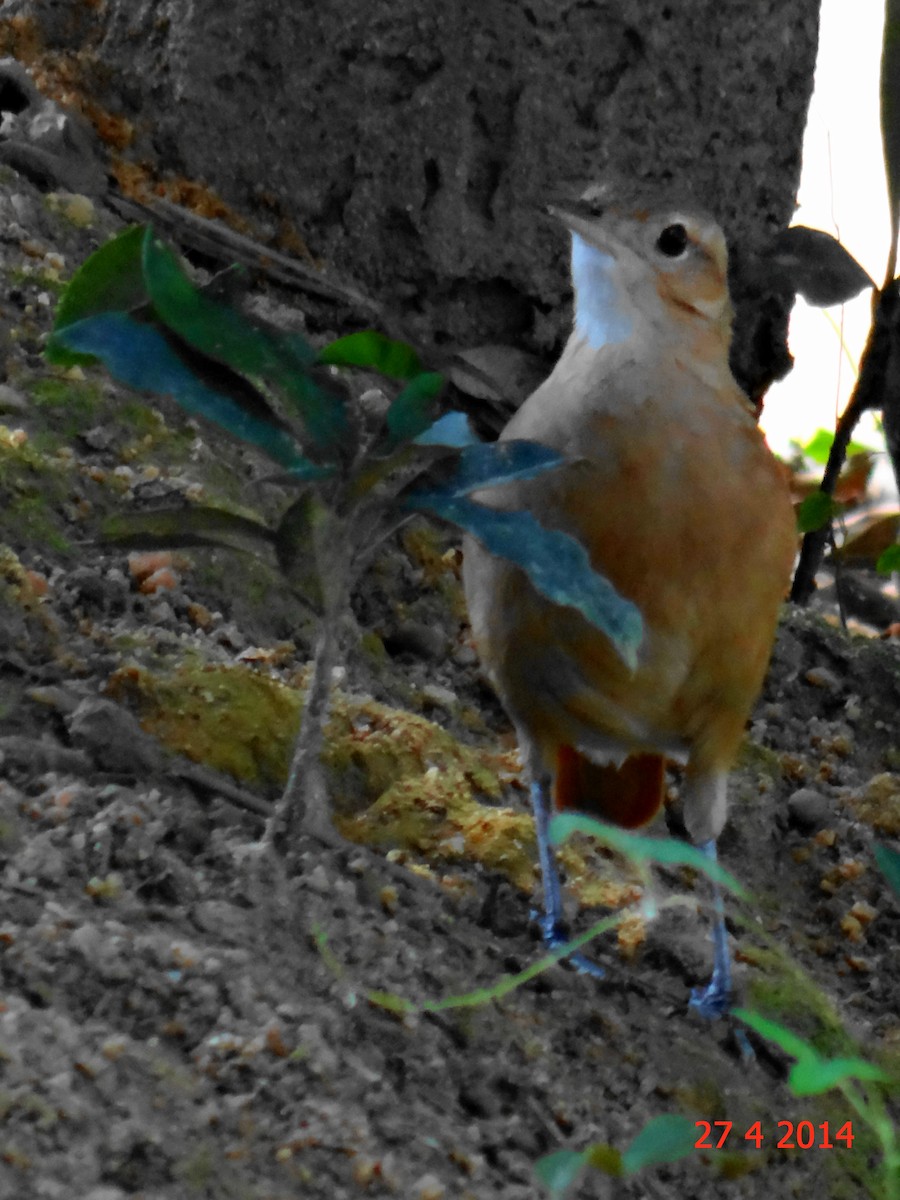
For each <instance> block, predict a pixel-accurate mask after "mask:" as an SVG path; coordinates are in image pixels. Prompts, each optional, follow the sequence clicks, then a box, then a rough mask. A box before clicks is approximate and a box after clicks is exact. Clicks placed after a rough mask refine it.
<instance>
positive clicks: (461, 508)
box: [407, 491, 643, 669]
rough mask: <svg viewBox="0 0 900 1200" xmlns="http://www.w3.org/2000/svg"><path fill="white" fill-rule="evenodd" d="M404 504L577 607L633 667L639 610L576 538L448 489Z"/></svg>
mask: <svg viewBox="0 0 900 1200" xmlns="http://www.w3.org/2000/svg"><path fill="white" fill-rule="evenodd" d="M407 504H408V506H409V507H410V508H416V509H421V510H423V511H425V512H431V513H434V515H435V516H438V517H441V518H443V519H444V520H445V521H450V522H451V523H452V524H454V525H458V526H459V528H460V529H465V530H467V531H468V532H469V533H471V534H473V535H474V536H475V537H476V538H477V539H478V540H479V541H480V542H481V544H482V545H483V546H484V548H485V549H486V550H488V551H490V553H491V554H496V555H498V556H499V557H500V558H508V559H509V560H510V561H511V562H514V563H516V565H517V566H520V567H521V568H522V569H523V570H524V571H525V572H526V573H527V575H528V578H529V579H530V580H531V582H532V584H533V585H534V586H535V587H536V588H537V590H538V591H539V592H541V593H542V594H543V595H544V596H546V597H547V598H548V599H549V600H553V601H554V602H555V603H556V604H567V605H570V606H571V607H572V608H576V609H578V611H579V612H580V613H581V614H582V615H583V616H584V617H586V618H587V620H588V621H590V622H591V624H592V625H596V627H597V628H598V629H600V630H601V631H602V632H603V633H605V634H606V636H607V637H608V638H609V640H610V641H611V642H612V644H613V646H614V648H615V649H616V651H617V652H618V654H619V655H620V656H621V658H622V659H623V660H624V662H625V663H626V664H627V665H628V666H629V667H631V668H632V669H633V668H634V667H636V666H637V651H638V647H639V646H640V643H641V639H642V637H643V621H642V620H641V614H640V612H639V611H638V609H637V608H636V606H635V605H634V604H632V603H631V601H630V600H626V599H624V597H622V596H620V595H619V593H618V592H617V591H616V590H615V588H614V587H613V586H612V584H611V583H610V582H609V580H608V579H605V578H604V577H603V576H602V575H598V574H597V572H596V571H595V570H594V569H593V567H592V566H591V563H590V559H589V558H588V556H587V551H586V550H585V548H584V547H583V546H582V545H581V543H580V542H577V541H576V540H575V539H574V538H572V537H569V535H568V534H567V533H562V532H560V531H559V530H557V529H545V528H544V526H543V525H541V524H540V523H539V522H538V521H536V520H535V518H534V517H533V516H532V515H531V513H529V512H502V511H498V510H497V509H493V508H488V507H487V506H486V505H484V504H478V503H476V502H475V501H474V500H470V499H469V498H468V497H467V496H458V495H455V494H454V493H453V492H447V491H432V492H415V493H413V494H411V495H410V496H409V497H408V498H407Z"/></svg>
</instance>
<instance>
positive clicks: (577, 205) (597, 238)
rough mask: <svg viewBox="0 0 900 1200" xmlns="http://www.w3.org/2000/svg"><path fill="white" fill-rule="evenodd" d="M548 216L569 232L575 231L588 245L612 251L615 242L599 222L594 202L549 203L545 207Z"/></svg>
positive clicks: (567, 200)
mask: <svg viewBox="0 0 900 1200" xmlns="http://www.w3.org/2000/svg"><path fill="white" fill-rule="evenodd" d="M546 212H547V214H548V216H550V217H553V218H554V220H556V221H559V222H561V223H562V224H563V225H565V227H566V229H568V230H569V232H570V233H577V234H578V236H579V237H581V238H583V239H584V240H585V241H586V242H587V243H588V244H589V245H591V246H596V247H597V249H598V250H602V251H604V252H605V253H607V254H611V253H614V252H615V250H616V249H617V246H616V244H614V243H613V241H612V239H611V238H610V237H609V236H608V234H607V231H606V230H605V229H604V227H603V225H602V224H601V215H602V214H601V213H600V212H599V211H598V209H597V206H596V204H590V205H588V204H586V203H584V202H582V201H579V200H572V199H571V198H566V200H564V201H561V202H559V203H555V202H554V203H551V204H548V205H547V207H546Z"/></svg>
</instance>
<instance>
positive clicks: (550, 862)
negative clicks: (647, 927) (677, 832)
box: [531, 776, 604, 979]
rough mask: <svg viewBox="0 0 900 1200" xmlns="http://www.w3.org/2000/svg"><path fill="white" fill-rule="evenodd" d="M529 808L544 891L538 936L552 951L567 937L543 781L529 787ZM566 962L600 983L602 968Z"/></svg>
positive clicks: (580, 960)
mask: <svg viewBox="0 0 900 1200" xmlns="http://www.w3.org/2000/svg"><path fill="white" fill-rule="evenodd" d="M531 807H532V811H533V812H534V831H535V835H536V837H537V847H538V861H539V863H540V865H541V881H542V883H543V889H544V912H543V915H542V916H541V918H540V927H541V933H543V935H544V941H545V943H546V944H547V946H548V947H549V948H550V949H551V950H555V949H557V947H559V946H564V945H565V944H566V941H567V939H566V936H565V934H564V933H563V932H562V925H563V906H562V888H561V886H560V882H559V871H558V869H557V866H556V856H555V855H554V853H553V847H552V846H551V845H550V839H549V837H548V835H547V829H548V826H549V824H550V813H551V807H552V805H551V799H550V786H549V781H548V780H547V778H546V777H540V776H539V777H537V778H536V779H535V780H534V782H533V783H532V785H531ZM568 961H569V962H570V963H571V964H572V966H573V967H575V968H576V970H578V971H582V972H584V973H585V974H587V975H593V976H595V977H596V978H597V979H602V978H603V975H604V971H603V968H602V967H601V966H599V965H598V964H597V963H595V962H591V960H590V959H589V958H585V956H584V955H583V954H577V953H576V954H570V955H569V956H568Z"/></svg>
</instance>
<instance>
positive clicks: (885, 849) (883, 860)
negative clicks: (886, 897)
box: [875, 842, 900, 896]
mask: <svg viewBox="0 0 900 1200" xmlns="http://www.w3.org/2000/svg"><path fill="white" fill-rule="evenodd" d="M875 861H876V862H877V863H878V866H879V867H880V868H881V873H882V875H884V877H885V879H886V880H887V881H888V883H889V884H890V885H891V887H892V888H893V889H894V891H895V892H896V894H897V895H898V896H900V851H897V850H892V849H891V847H890V846H885V845H884V844H883V843H881V842H876V843H875Z"/></svg>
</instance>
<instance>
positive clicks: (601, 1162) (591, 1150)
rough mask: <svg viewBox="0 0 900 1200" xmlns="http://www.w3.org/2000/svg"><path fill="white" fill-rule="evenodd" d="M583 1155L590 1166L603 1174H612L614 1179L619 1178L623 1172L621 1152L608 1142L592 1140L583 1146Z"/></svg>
mask: <svg viewBox="0 0 900 1200" xmlns="http://www.w3.org/2000/svg"><path fill="white" fill-rule="evenodd" d="M584 1157H585V1158H586V1159H587V1161H588V1163H589V1164H590V1166H592V1167H595V1168H596V1169H597V1170H598V1171H602V1172H603V1173H604V1175H612V1177H613V1178H614V1179H621V1177H622V1176H623V1175H624V1174H625V1166H624V1163H623V1162H622V1154H621V1152H620V1151H619V1150H617V1149H616V1148H615V1146H610V1145H609V1143H608V1142H592V1143H591V1145H590V1146H587V1147H586V1148H585V1150H584Z"/></svg>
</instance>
